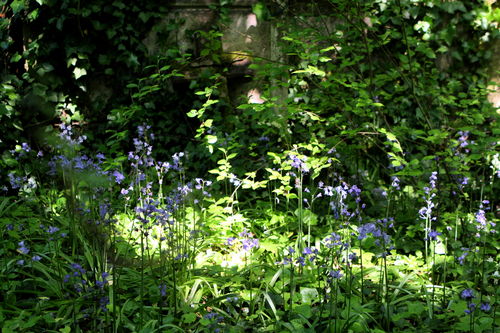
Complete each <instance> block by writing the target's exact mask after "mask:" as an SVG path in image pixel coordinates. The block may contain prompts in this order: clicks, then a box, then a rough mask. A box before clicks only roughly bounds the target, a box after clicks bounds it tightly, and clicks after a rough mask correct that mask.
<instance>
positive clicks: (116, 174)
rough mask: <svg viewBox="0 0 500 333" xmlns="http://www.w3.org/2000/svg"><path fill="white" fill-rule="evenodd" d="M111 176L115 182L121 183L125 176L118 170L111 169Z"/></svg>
mask: <svg viewBox="0 0 500 333" xmlns="http://www.w3.org/2000/svg"><path fill="white" fill-rule="evenodd" d="M113 176H114V177H115V181H116V183H117V184H121V183H122V181H123V180H124V179H125V176H124V175H122V174H121V173H120V172H119V171H116V170H115V171H113Z"/></svg>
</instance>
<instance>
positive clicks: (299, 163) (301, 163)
mask: <svg viewBox="0 0 500 333" xmlns="http://www.w3.org/2000/svg"><path fill="white" fill-rule="evenodd" d="M288 158H289V159H291V160H292V161H291V163H290V164H291V166H292V167H293V168H295V169H297V170H299V171H300V172H302V173H308V172H309V168H308V166H307V164H306V163H305V162H306V161H307V157H305V156H304V158H302V159H301V158H299V157H297V156H296V155H295V154H290V155H288Z"/></svg>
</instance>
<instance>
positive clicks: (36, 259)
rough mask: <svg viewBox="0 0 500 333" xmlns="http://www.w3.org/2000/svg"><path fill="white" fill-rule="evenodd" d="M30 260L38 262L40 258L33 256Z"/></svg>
mask: <svg viewBox="0 0 500 333" xmlns="http://www.w3.org/2000/svg"><path fill="white" fill-rule="evenodd" d="M31 260H33V261H40V260H42V257H40V256H39V255H37V254H35V255H34V256H33V257H31Z"/></svg>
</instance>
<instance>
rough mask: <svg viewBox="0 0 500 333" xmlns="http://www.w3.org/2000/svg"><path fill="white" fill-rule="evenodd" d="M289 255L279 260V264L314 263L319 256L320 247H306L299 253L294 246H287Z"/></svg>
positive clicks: (302, 264)
mask: <svg viewBox="0 0 500 333" xmlns="http://www.w3.org/2000/svg"><path fill="white" fill-rule="evenodd" d="M286 251H287V253H288V254H287V255H285V256H283V260H282V261H279V262H277V263H276V264H277V265H292V264H294V265H297V266H306V265H307V263H314V262H315V261H316V259H317V258H318V253H319V251H318V249H315V248H314V247H305V248H304V249H303V250H302V253H297V252H296V251H295V249H294V248H292V247H291V246H289V247H288V248H287V250H286Z"/></svg>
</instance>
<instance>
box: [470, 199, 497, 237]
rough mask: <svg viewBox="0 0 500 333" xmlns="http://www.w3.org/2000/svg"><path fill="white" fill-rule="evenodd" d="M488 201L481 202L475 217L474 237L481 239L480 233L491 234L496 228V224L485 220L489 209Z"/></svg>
mask: <svg viewBox="0 0 500 333" xmlns="http://www.w3.org/2000/svg"><path fill="white" fill-rule="evenodd" d="M489 203H490V202H489V201H488V200H483V201H482V202H481V204H480V205H479V210H478V211H477V212H476V215H475V222H476V224H475V226H476V230H477V233H476V237H481V232H484V231H488V230H489V232H491V233H495V232H496V230H495V229H493V228H494V227H495V226H496V223H494V222H492V221H489V222H488V220H487V219H486V211H487V210H489V209H490V207H488V205H489Z"/></svg>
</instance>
